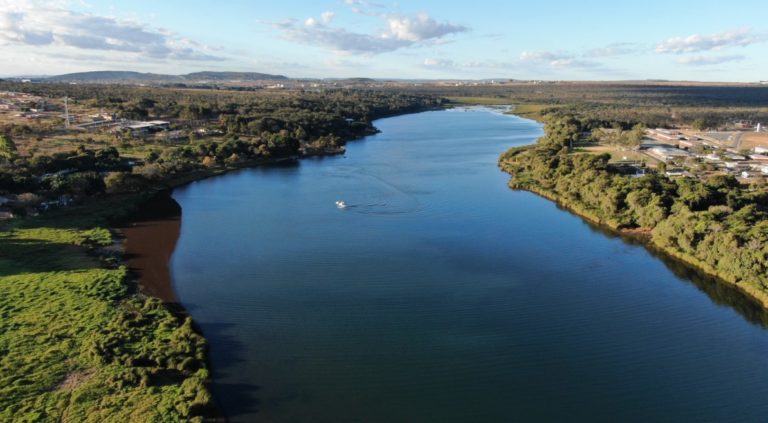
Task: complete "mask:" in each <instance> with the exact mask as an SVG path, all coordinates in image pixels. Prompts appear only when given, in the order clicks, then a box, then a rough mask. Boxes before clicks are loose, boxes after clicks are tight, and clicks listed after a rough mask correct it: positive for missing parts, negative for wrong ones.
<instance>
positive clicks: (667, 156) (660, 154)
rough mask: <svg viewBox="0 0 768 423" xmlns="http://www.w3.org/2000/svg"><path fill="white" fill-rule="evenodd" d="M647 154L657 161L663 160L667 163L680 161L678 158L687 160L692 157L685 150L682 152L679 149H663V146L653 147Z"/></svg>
mask: <svg viewBox="0 0 768 423" xmlns="http://www.w3.org/2000/svg"><path fill="white" fill-rule="evenodd" d="M646 154H648V155H649V156H651V157H653V158H655V159H658V160H661V161H663V162H667V161H670V160H674V159H678V158H686V157H689V156H690V155H691V154H690V153H689V152H687V151H685V150H680V149H679V148H673V147H663V146H656V147H651V148H649V149H648V150H647V151H646Z"/></svg>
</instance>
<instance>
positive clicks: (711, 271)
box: [499, 109, 768, 310]
mask: <svg viewBox="0 0 768 423" xmlns="http://www.w3.org/2000/svg"><path fill="white" fill-rule="evenodd" d="M510 113H511V114H515V111H514V109H513V110H512V111H511V112H510ZM520 117H522V118H529V117H527V116H526V115H525V114H523V115H520ZM536 120H537V121H540V120H539V119H536ZM545 136H546V135H545ZM505 154H506V153H504V154H502V156H501V157H500V161H499V166H500V167H501V168H502V170H504V171H506V172H507V173H509V174H510V175H512V179H511V180H510V181H509V186H510V188H512V189H523V190H526V191H529V192H532V193H534V194H536V195H539V196H541V197H544V198H546V199H548V200H550V201H553V202H554V203H556V204H557V205H558V206H560V207H562V208H563V209H565V210H568V211H569V212H571V213H573V214H575V215H577V216H579V217H581V218H582V219H584V220H586V221H589V222H591V223H593V224H596V225H600V226H602V227H605V228H606V229H607V230H609V231H612V232H614V233H616V234H617V235H621V236H628V237H632V238H633V239H638V240H640V241H641V242H642V243H643V245H645V246H646V248H648V249H649V250H653V252H654V253H656V254H660V255H663V256H666V257H669V258H672V259H674V260H677V261H680V262H682V263H684V264H685V265H687V266H690V267H692V268H694V269H696V270H697V271H700V272H703V273H704V274H706V275H708V276H710V277H712V278H715V279H717V280H718V281H719V282H720V283H724V284H727V285H729V286H731V287H733V288H735V289H737V290H738V291H739V292H741V293H743V294H744V295H745V296H746V297H747V298H749V299H750V300H751V301H753V302H755V303H756V304H757V305H759V306H760V307H761V308H762V309H764V310H768V291H766V290H765V289H764V288H763V289H761V288H759V287H758V286H756V285H755V284H756V283H757V282H755V284H748V283H744V282H745V281H743V280H739V278H737V277H735V276H733V275H732V274H729V273H727V272H723V271H719V270H717V269H716V268H715V267H713V266H712V265H710V264H709V263H707V262H705V261H703V260H701V259H699V258H697V257H695V256H693V255H691V254H686V253H684V252H682V251H679V250H677V249H676V248H674V247H672V246H670V245H665V244H663V243H661V242H659V239H658V238H657V237H654V228H649V227H632V228H627V227H623V226H622V225H621V224H620V223H618V222H617V221H616V220H606V219H604V218H602V217H601V215H600V214H599V213H597V212H596V211H593V210H592V209H590V208H588V207H584V206H583V204H581V202H580V201H572V200H570V199H567V198H565V197H563V196H562V195H559V194H558V193H557V192H555V191H553V190H549V189H545V188H543V187H541V186H540V185H537V184H531V183H526V184H523V185H520V184H518V183H517V181H516V180H515V179H514V178H515V174H514V171H513V170H512V169H510V168H507V167H506V166H505V164H504V163H503V160H504V156H505Z"/></svg>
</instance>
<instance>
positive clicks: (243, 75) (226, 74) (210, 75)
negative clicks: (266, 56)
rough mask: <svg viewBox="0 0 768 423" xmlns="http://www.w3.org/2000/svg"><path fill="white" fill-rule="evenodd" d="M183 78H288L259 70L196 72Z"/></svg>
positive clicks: (201, 79)
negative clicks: (259, 71)
mask: <svg viewBox="0 0 768 423" xmlns="http://www.w3.org/2000/svg"><path fill="white" fill-rule="evenodd" d="M181 77H182V78H184V79H187V80H192V81H204V80H205V81H258V80H262V79H288V77H286V76H283V75H270V74H268V73H258V72H211V71H204V72H194V73H188V74H186V75H181Z"/></svg>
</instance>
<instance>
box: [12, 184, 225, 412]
mask: <svg viewBox="0 0 768 423" xmlns="http://www.w3.org/2000/svg"><path fill="white" fill-rule="evenodd" d="M123 201H130V199H125V198H124V199H123ZM117 203H118V202H113V203H101V204H94V205H93V206H94V207H97V208H98V210H95V209H89V208H88V207H82V208H79V209H77V210H68V211H66V212H62V214H61V215H59V216H54V215H48V216H46V217H45V218H37V219H27V220H25V221H23V223H21V224H19V223H17V224H16V225H15V226H10V227H5V228H4V230H3V231H2V232H0V335H2V336H0V356H2V360H0V410H2V411H0V421H30V422H31V421H35V422H38V421H40V422H47V421H50V422H59V421H64V422H87V421H91V422H105V421H114V422H125V421H157V420H165V421H180V420H187V419H197V418H198V417H195V416H200V415H204V414H206V413H209V412H210V410H211V407H212V406H211V398H210V394H209V392H208V389H207V388H206V385H205V383H206V380H207V379H208V371H207V370H206V368H205V367H206V366H205V341H204V340H203V338H202V337H200V335H198V334H197V333H195V331H194V330H193V329H192V327H191V322H190V320H189V319H188V318H184V317H183V316H177V315H174V314H172V313H171V312H170V311H169V310H168V309H167V308H166V307H165V306H164V305H163V304H162V303H161V302H160V301H159V300H157V299H153V298H148V297H145V296H143V295H141V294H139V293H137V292H136V289H135V283H133V282H132V281H131V279H130V277H129V275H128V272H127V269H126V268H125V267H123V266H119V265H117V264H116V261H115V260H114V256H113V255H112V254H111V253H110V252H109V249H108V248H107V247H110V246H113V242H114V237H113V235H112V234H111V233H110V231H108V230H107V229H105V228H104V227H99V226H93V225H94V223H96V222H98V221H99V220H101V219H102V218H103V215H104V214H108V212H109V210H110V209H112V210H113V207H115V206H116V204H117ZM100 214H102V216H100ZM102 223H103V221H102Z"/></svg>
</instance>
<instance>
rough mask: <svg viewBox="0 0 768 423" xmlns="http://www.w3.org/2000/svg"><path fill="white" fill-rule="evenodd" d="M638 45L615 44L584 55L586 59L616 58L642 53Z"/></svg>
mask: <svg viewBox="0 0 768 423" xmlns="http://www.w3.org/2000/svg"><path fill="white" fill-rule="evenodd" d="M640 51H641V49H640V46H639V45H638V44H636V43H613V44H608V45H607V46H605V47H599V48H593V49H590V50H587V51H586V52H585V53H584V56H586V57H616V56H623V55H626V54H634V53H638V52H640Z"/></svg>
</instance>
